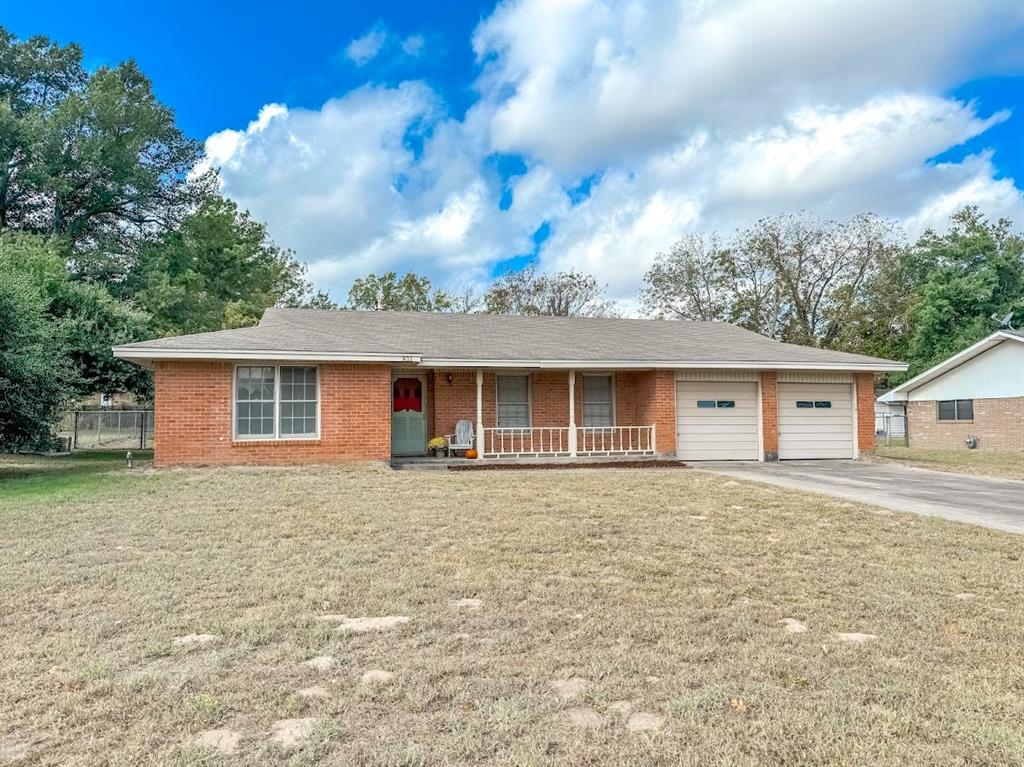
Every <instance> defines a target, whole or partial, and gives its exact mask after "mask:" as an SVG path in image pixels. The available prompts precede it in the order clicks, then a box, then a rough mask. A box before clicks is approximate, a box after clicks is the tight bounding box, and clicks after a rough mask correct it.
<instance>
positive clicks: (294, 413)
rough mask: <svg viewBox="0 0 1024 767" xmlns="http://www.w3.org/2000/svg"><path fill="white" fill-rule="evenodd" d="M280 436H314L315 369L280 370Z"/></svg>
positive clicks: (291, 368)
mask: <svg viewBox="0 0 1024 767" xmlns="http://www.w3.org/2000/svg"><path fill="white" fill-rule="evenodd" d="M280 423H281V436H282V437H295V436H303V437H309V436H313V435H315V434H316V368H293V367H288V368H285V367H283V368H281V417H280Z"/></svg>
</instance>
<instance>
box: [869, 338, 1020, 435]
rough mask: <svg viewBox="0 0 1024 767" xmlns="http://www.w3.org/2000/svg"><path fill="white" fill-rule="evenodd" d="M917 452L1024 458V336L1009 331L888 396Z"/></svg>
mask: <svg viewBox="0 0 1024 767" xmlns="http://www.w3.org/2000/svg"><path fill="white" fill-rule="evenodd" d="M882 399H883V400H885V401H886V402H888V403H893V404H895V403H899V404H902V405H904V406H905V407H906V413H907V429H906V431H907V444H908V445H910V446H911V447H932V448H941V449H950V450H951V449H960V450H967V449H969V446H968V443H969V442H970V444H971V445H972V446H973V447H974V448H977V449H978V450H996V451H1006V452H1024V331H1020V330H1011V329H1009V328H1004V329H1002V330H997V331H996V332H995V333H992V334H991V335H990V336H988V337H987V338H983V339H982V340H981V341H978V343H976V344H974V345H972V346H970V347H968V348H966V349H964V350H963V351H962V352H960V353H959V354H954V355H953V356H952V357H950V358H949V359H947V360H944V361H943V362H940V363H939V364H938V365H936V366H935V367H932V368H929V369H928V370H926V371H924V372H923V373H921V374H920V375H919V376H915V377H914V378H911V379H910V380H909V381H907V382H906V383H904V384H902V385H900V386H897V387H896V388H895V389H893V390H892V391H891V392H887V393H886V394H885V395H884V397H883V398H882Z"/></svg>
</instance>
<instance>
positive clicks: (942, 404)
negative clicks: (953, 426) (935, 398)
mask: <svg viewBox="0 0 1024 767" xmlns="http://www.w3.org/2000/svg"><path fill="white" fill-rule="evenodd" d="M938 415H939V420H940V421H973V420H974V400H972V399H944V400H939V414H938Z"/></svg>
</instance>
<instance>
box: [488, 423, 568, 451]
mask: <svg viewBox="0 0 1024 767" xmlns="http://www.w3.org/2000/svg"><path fill="white" fill-rule="evenodd" d="M483 442H484V445H483V451H482V452H481V453H480V454H481V455H482V456H483V457H484V458H526V457H541V456H568V455H571V451H570V449H569V429H568V427H561V426H538V427H533V428H521V429H518V428H517V429H512V428H502V429H484V440H483Z"/></svg>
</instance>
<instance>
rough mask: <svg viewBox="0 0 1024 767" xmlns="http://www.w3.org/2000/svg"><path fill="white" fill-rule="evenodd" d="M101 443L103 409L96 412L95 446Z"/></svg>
mask: <svg viewBox="0 0 1024 767" xmlns="http://www.w3.org/2000/svg"><path fill="white" fill-rule="evenodd" d="M102 444H103V411H102V410H99V411H97V412H96V447H99V446H100V445H102Z"/></svg>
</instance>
